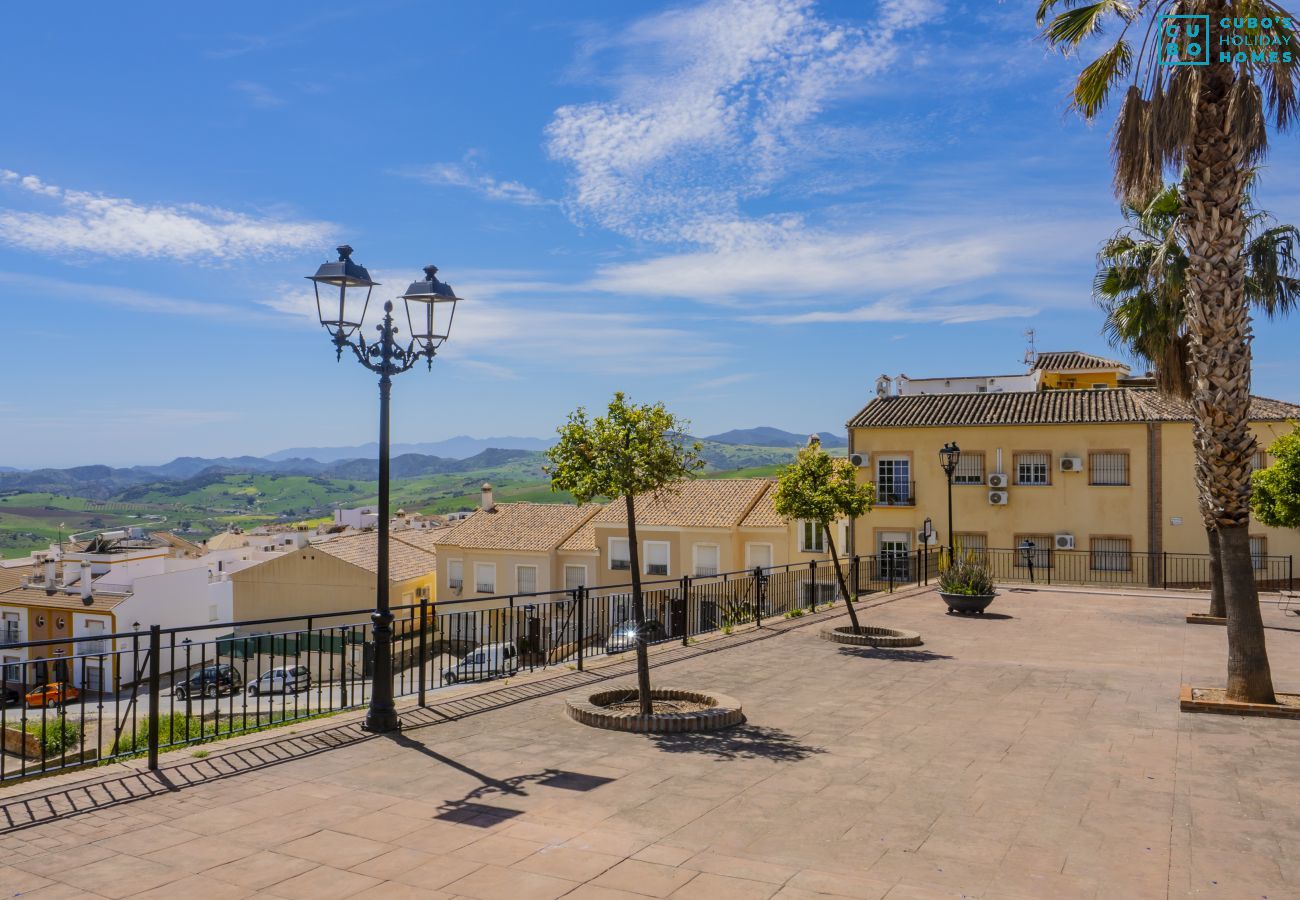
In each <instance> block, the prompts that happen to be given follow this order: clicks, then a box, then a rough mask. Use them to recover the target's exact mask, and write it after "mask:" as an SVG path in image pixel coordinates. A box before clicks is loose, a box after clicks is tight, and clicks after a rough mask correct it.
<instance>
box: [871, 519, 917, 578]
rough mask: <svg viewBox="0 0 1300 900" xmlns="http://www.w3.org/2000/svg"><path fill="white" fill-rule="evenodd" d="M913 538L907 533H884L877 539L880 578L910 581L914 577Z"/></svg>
mask: <svg viewBox="0 0 1300 900" xmlns="http://www.w3.org/2000/svg"><path fill="white" fill-rule="evenodd" d="M911 539H912V536H911V535H910V534H908V533H907V532H906V531H882V532H880V536H879V537H878V538H877V539H876V547H877V553H878V555H877V557H876V558H877V559H878V560H879V566H878V569H879V573H878V577H880V578H882V579H886V580H887V579H890V578H892V579H894V580H895V581H908V580H910V579H911V577H912V554H911V549H912V548H911Z"/></svg>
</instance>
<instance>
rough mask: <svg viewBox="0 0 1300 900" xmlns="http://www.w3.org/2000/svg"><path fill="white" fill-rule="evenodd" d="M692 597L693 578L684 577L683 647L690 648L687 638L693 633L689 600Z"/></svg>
mask: <svg viewBox="0 0 1300 900" xmlns="http://www.w3.org/2000/svg"><path fill="white" fill-rule="evenodd" d="M690 596H691V576H689V575H683V576H682V646H683V647H685V646H688V644H687V640H686V638H687V636H689V635H690V633H691V625H690V611H691V604H690V600H689V599H688V598H689V597H690Z"/></svg>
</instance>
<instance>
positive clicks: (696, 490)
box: [594, 478, 772, 528]
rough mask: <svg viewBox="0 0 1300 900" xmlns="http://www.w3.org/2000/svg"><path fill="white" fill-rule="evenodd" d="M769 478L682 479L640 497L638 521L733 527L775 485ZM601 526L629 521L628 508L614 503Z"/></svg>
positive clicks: (639, 523)
mask: <svg viewBox="0 0 1300 900" xmlns="http://www.w3.org/2000/svg"><path fill="white" fill-rule="evenodd" d="M771 483H772V482H771V481H769V480H768V479H766V478H700V479H697V480H692V481H681V482H678V483H677V484H676V485H675V486H674V487H672V488H669V489H667V490H665V491H663V492H661V493H659V494H658V495H655V494H645V495H642V496H639V497H637V498H636V524H637V526H638V527H640V526H649V527H651V528H653V527H655V526H660V527H665V526H667V527H679V528H730V527H731V526H733V525H739V524H740V522H741V520H743V519H744V518H745V516H746V514H748V513H749V511H750V510H751V509H752V508H753V506H754V503H755V501H756V500H758V498H759V497H760V496H761V495H762V494H763V492H764V491H766V490H767V488H768V486H769V485H771ZM594 521H595V523H596V524H597V525H603V524H617V523H624V522H626V521H627V507H626V506H625V505H624V504H623V503H621V502H619V503H611V504H609V505H608V506H606V507H605V508H604V509H602V510H601V511H600V513H599V514H598V515H597V516H596V518H595V520H594Z"/></svg>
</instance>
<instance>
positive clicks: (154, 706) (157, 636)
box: [149, 625, 189, 770]
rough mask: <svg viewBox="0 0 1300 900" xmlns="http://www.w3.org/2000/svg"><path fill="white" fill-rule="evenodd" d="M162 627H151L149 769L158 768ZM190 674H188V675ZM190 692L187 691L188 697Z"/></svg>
mask: <svg viewBox="0 0 1300 900" xmlns="http://www.w3.org/2000/svg"><path fill="white" fill-rule="evenodd" d="M161 653H162V627H161V626H159V625H150V626H149V768H150V769H151V770H152V769H157V768H158V695H159V694H161V693H162V677H161V675H160V670H161V666H160V665H159V661H158V657H159V656H160V655H161ZM187 674H188V673H187ZM188 695H189V691H186V696H188Z"/></svg>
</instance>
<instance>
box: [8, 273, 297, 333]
mask: <svg viewBox="0 0 1300 900" xmlns="http://www.w3.org/2000/svg"><path fill="white" fill-rule="evenodd" d="M0 285H9V286H12V287H14V288H18V289H25V290H29V291H31V292H33V293H34V294H39V295H40V296H42V297H59V298H63V299H66V300H70V301H78V302H82V303H94V304H96V305H101V306H115V307H118V308H120V309H128V310H134V311H137V312H142V313H148V314H150V315H165V316H185V317H189V318H196V319H212V320H215V321H229V322H244V323H246V322H250V321H255V322H262V323H272V324H274V323H279V322H283V318H282V317H281V316H276V315H273V314H272V313H264V312H259V311H257V309H256V308H255V307H254V308H250V307H248V306H237V305H235V304H232V303H220V302H208V301H201V300H189V299H185V298H181V297H172V296H168V295H165V294H157V293H153V292H151V291H141V290H137V289H135V288H125V287H118V286H116V285H111V284H89V283H86V282H81V281H67V280H64V279H61V278H47V277H45V276H43V275H28V274H25V273H21V272H0ZM312 310H313V315H314V314H315V307H314V306H313V307H312Z"/></svg>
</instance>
